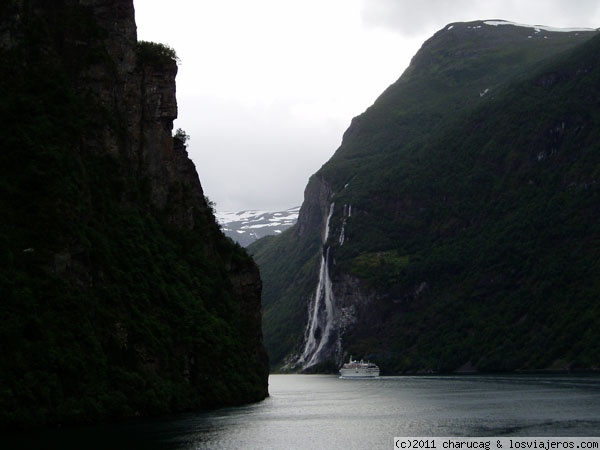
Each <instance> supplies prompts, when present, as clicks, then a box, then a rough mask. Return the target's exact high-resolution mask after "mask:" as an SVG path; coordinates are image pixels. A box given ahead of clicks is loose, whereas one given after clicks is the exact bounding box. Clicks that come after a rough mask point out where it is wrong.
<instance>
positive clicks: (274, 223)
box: [215, 206, 300, 247]
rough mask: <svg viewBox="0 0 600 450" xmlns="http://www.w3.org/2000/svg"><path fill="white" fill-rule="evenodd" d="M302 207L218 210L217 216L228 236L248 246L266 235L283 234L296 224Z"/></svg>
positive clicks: (243, 245)
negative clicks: (235, 210) (283, 209)
mask: <svg viewBox="0 0 600 450" xmlns="http://www.w3.org/2000/svg"><path fill="white" fill-rule="evenodd" d="M299 211H300V207H299V206H297V207H295V208H290V209H286V210H285V211H277V212H268V211H256V210H249V211H240V212H227V211H217V212H216V213H215V216H216V218H217V222H218V223H219V224H220V225H221V230H223V233H225V235H226V236H229V237H230V238H231V239H233V240H234V241H236V242H237V243H238V244H240V245H241V246H242V247H247V246H248V245H250V244H252V243H253V242H254V241H256V240H258V239H260V238H262V237H265V236H273V235H278V234H281V232H283V231H285V230H287V229H288V228H289V227H291V226H292V225H294V224H295V223H296V221H297V220H298V212H299Z"/></svg>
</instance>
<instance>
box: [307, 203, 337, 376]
mask: <svg viewBox="0 0 600 450" xmlns="http://www.w3.org/2000/svg"><path fill="white" fill-rule="evenodd" d="M334 205H335V203H332V204H331V206H330V207H329V215H328V216H327V222H326V223H325V233H324V236H323V248H324V251H323V252H322V253H323V254H322V255H321V267H320V269H319V283H318V284H317V290H316V292H315V295H314V297H313V299H312V301H311V303H310V304H309V310H308V323H307V324H306V331H305V332H304V342H305V344H304V351H303V352H302V355H301V356H300V358H298V364H301V365H302V369H306V368H307V367H310V366H312V365H314V364H316V363H318V362H319V357H320V355H321V354H322V352H323V351H324V350H325V349H327V344H329V342H330V340H331V334H332V330H333V328H334V324H335V305H334V297H333V290H332V284H331V279H330V277H329V247H326V244H327V239H328V238H329V222H330V221H331V216H332V215H333V207H334Z"/></svg>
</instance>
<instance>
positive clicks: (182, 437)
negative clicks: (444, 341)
mask: <svg viewBox="0 0 600 450" xmlns="http://www.w3.org/2000/svg"><path fill="white" fill-rule="evenodd" d="M269 382H270V388H269V391H270V393H271V396H270V397H269V398H267V399H266V400H264V401H262V402H260V403H256V404H252V405H248V406H243V407H237V408H225V409H220V410H217V411H213V412H210V413H201V414H189V415H185V416H177V417H171V418H167V419H164V418H163V419H156V420H149V421H143V422H141V421H139V422H134V423H128V424H120V425H110V426H96V427H87V428H82V429H77V430H57V431H50V432H45V433H41V434H38V435H37V436H35V437H32V436H27V437H24V436H14V437H13V440H12V441H11V444H12V446H15V444H17V443H19V444H22V445H23V447H21V448H80V449H90V448H107V449H108V448H110V449H115V448H132V449H133V448H144V449H177V450H184V449H185V450H188V449H190V450H191V449H204V448H210V449H213V448H214V449H219V448H222V449H238V448H239V449H286V448H287V449H324V448H328V449H337V448H340V449H341V448H344V449H366V448H377V449H378V448H384V449H385V448H392V445H393V437H394V436H600V377H599V376H533V375H522V376H517V375H515V376H439V377H438V376H428V377H381V378H379V379H372V380H356V379H355V380H344V379H339V378H338V377H336V376H329V375H272V376H271V377H270V379H269ZM34 440H35V442H34ZM5 442H6V441H5ZM36 444H37V445H36ZM46 444H47V445H46ZM0 446H2V447H3V448H9V447H5V446H4V445H2V439H0ZM29 446H31V447H29Z"/></svg>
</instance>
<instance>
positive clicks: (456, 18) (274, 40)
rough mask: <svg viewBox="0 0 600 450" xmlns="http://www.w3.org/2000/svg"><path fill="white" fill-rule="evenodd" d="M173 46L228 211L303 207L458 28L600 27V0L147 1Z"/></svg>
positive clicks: (159, 34)
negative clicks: (328, 167)
mask: <svg viewBox="0 0 600 450" xmlns="http://www.w3.org/2000/svg"><path fill="white" fill-rule="evenodd" d="M134 4H135V9H136V21H137V26H138V38H139V39H143V40H150V41H155V42H161V43H164V44H167V45H169V46H171V47H173V48H174V49H175V50H176V52H177V54H178V56H179V58H180V60H181V62H180V66H179V73H178V75H177V99H178V107H179V118H178V119H177V120H176V121H175V128H182V129H184V130H185V131H186V132H187V134H189V135H190V137H191V139H190V141H189V143H188V151H189V154H190V157H191V158H192V160H193V161H194V163H195V165H196V168H197V170H198V173H199V175H200V179H201V181H202V185H203V188H204V191H205V194H206V195H207V196H208V197H209V198H210V199H211V200H212V201H214V202H215V203H216V205H217V209H218V210H227V211H240V210H245V209H262V210H271V211H276V210H283V209H287V208H289V207H292V206H296V205H300V204H301V202H302V199H303V191H304V187H305V185H306V183H307V181H308V177H309V176H310V175H311V174H313V173H314V172H316V171H317V170H318V169H319V167H320V166H321V165H322V164H324V163H325V162H326V161H327V160H328V159H329V158H330V157H331V155H333V153H334V152H335V150H336V149H337V148H338V146H339V145H340V143H341V138H342V134H343V132H344V131H345V130H346V128H347V127H348V126H349V124H350V121H351V119H352V118H353V117H354V116H357V115H359V114H361V113H362V112H363V111H364V110H365V109H366V108H367V107H369V106H370V105H371V104H372V103H373V102H374V101H375V99H376V98H377V96H379V94H381V93H382V92H383V91H384V90H385V88H387V87H388V86H389V85H390V84H392V83H393V82H395V81H396V80H397V79H398V78H399V77H400V75H401V74H402V72H403V71H404V69H406V67H407V66H408V64H409V63H410V59H411V58H412V56H414V54H415V53H416V52H417V51H418V49H419V48H420V46H421V45H422V43H423V42H424V41H425V40H426V39H428V38H429V37H431V35H433V33H435V32H436V31H438V30H439V29H441V28H443V27H444V26H445V25H447V24H449V23H451V22H466V21H471V20H478V19H504V20H509V21H513V22H518V23H527V24H532V25H534V24H535V25H548V26H553V27H564V28H573V27H583V28H597V27H600V2H598V1H597V0H577V1H573V0H529V1H528V0H512V1H511V0H486V1H485V2H482V1H481V0H452V1H444V0H419V1H404V0H302V1H298V0H254V1H252V2H248V1H247V0H229V1H223V2H219V1H214V0H196V1H193V2H192V1H189V0H170V1H169V2H164V1H163V0H135V3H134Z"/></svg>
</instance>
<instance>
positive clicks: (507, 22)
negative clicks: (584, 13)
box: [483, 20, 597, 33]
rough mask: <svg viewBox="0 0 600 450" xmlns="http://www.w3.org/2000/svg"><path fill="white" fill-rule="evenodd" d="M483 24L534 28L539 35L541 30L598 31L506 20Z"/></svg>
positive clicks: (567, 31) (558, 31) (488, 21)
mask: <svg viewBox="0 0 600 450" xmlns="http://www.w3.org/2000/svg"><path fill="white" fill-rule="evenodd" d="M483 23H484V24H486V25H491V26H494V27H496V26H498V25H512V26H515V27H524V28H533V29H534V30H535V31H536V32H538V33H539V31H540V30H544V31H552V32H556V33H572V32H577V31H597V30H596V29H594V28H556V27H548V26H546V25H527V24H524V23H516V22H509V21H506V20H486V21H485V22H483Z"/></svg>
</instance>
